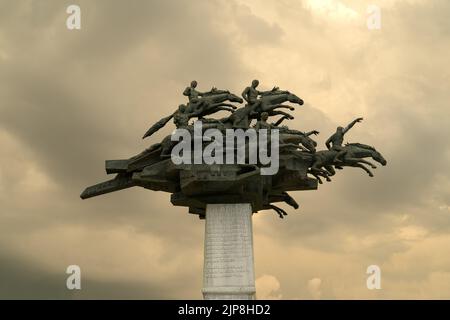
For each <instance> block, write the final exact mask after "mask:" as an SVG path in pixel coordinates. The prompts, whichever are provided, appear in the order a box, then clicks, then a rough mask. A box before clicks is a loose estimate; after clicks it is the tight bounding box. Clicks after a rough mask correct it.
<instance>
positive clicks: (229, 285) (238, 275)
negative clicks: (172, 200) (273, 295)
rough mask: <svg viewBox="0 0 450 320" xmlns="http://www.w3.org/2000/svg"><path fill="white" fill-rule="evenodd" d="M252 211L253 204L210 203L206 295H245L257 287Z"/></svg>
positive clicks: (205, 275)
mask: <svg viewBox="0 0 450 320" xmlns="http://www.w3.org/2000/svg"><path fill="white" fill-rule="evenodd" d="M251 216H252V209H251V206H250V205H249V204H208V206H207V210H206V227H205V262H204V271H203V284H204V292H205V293H207V292H208V291H209V292H215V293H223V294H225V293H226V294H227V295H233V293H235V294H237V295H241V294H242V293H245V292H246V291H252V290H253V289H254V286H255V279H254V268H253V236H252V220H251Z"/></svg>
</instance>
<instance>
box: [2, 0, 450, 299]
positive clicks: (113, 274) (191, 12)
mask: <svg viewBox="0 0 450 320" xmlns="http://www.w3.org/2000/svg"><path fill="white" fill-rule="evenodd" d="M330 3H335V4H336V3H339V4H346V3H351V2H350V1H348V2H344V1H342V2H341V1H337V0H336V1H330ZM358 3H359V2H358ZM69 4H72V2H71V1H25V0H23V1H12V0H10V1H2V2H1V3H0V141H1V143H2V147H3V149H2V150H3V151H4V152H3V154H2V157H1V159H0V192H1V193H0V202H1V209H2V210H1V212H0V218H1V219H2V223H1V224H0V231H1V232H0V233H1V237H0V249H1V250H0V260H1V262H0V266H1V269H0V284H2V283H4V284H6V287H5V286H3V287H0V296H1V297H5V298H6V297H19V298H20V297H23V298H28V297H36V298H39V297H42V298H48V297H51V298H156V297H157V298H183V297H197V298H199V297H200V294H199V290H198V289H199V287H200V286H201V284H200V277H201V263H202V257H201V256H202V245H201V243H202V241H203V235H202V233H203V227H204V226H203V222H202V221H198V218H197V217H196V216H192V215H189V214H187V213H186V208H178V207H172V206H171V204H170V202H169V201H170V199H169V195H168V194H166V193H161V192H150V191H147V190H143V189H138V188H133V189H129V190H124V191H121V192H118V193H115V194H112V195H106V196H104V197H101V198H95V199H90V200H88V201H81V200H80V199H79V197H78V196H79V193H80V192H81V191H82V189H83V188H84V187H86V186H87V185H90V184H94V183H97V182H100V181H103V180H105V179H107V178H108V177H107V176H106V174H105V173H104V160H105V159H120V158H127V157H130V156H132V155H135V154H137V153H139V152H140V151H141V150H142V149H144V148H146V147H148V146H149V145H150V144H152V143H155V142H156V141H158V139H159V138H161V137H163V136H164V135H165V134H169V132H170V130H171V128H172V124H171V125H170V128H167V129H165V130H163V131H162V132H161V133H158V135H156V136H155V137H152V138H151V139H149V140H145V141H140V140H139V139H140V137H141V136H142V134H143V132H145V130H146V129H147V128H148V127H149V126H150V125H151V124H153V123H154V122H155V121H157V120H158V119H160V118H161V117H163V116H166V115H168V114H169V113H171V112H172V111H173V110H174V108H176V106H177V105H178V104H180V103H182V102H184V101H185V97H183V96H182V95H181V92H182V90H183V89H184V87H185V86H186V85H188V84H189V82H190V81H191V80H192V79H196V80H198V81H199V88H200V89H201V90H208V89H209V88H210V87H211V86H213V85H214V86H217V87H219V88H223V89H230V90H231V91H232V92H235V93H240V92H241V91H242V88H243V87H244V86H246V85H248V83H249V82H250V81H251V80H252V79H253V78H255V77H258V78H260V80H262V81H261V86H262V87H265V88H270V86H271V85H279V86H280V87H282V89H288V90H291V91H293V92H295V93H297V94H299V95H300V96H301V97H302V98H303V99H304V100H305V102H306V103H305V106H303V107H299V108H298V109H297V110H296V111H295V116H296V119H295V120H293V121H291V122H290V123H288V125H289V126H291V127H295V128H299V129H301V130H305V131H307V130H313V129H317V130H319V131H320V132H321V133H320V135H319V136H318V137H317V141H318V142H319V145H320V148H324V141H325V140H326V139H327V138H328V136H329V135H330V134H332V133H333V132H334V130H335V129H336V126H338V125H346V124H347V123H348V122H350V121H351V120H352V118H353V117H356V116H364V117H365V119H364V122H363V123H362V124H360V125H359V124H358V125H356V126H355V127H354V129H352V131H351V132H350V133H349V134H348V136H347V137H346V140H348V141H350V142H355V141H358V142H362V143H366V144H370V145H374V146H375V147H376V148H377V149H379V150H380V152H382V154H383V155H384V157H385V158H386V159H387V161H388V166H387V167H382V168H381V167H380V168H379V169H377V170H375V177H374V178H369V177H368V176H367V175H366V174H365V173H364V172H363V171H361V170H360V169H355V168H346V169H345V170H344V172H338V174H337V175H336V176H335V177H333V182H332V183H325V184H324V185H322V186H320V188H319V190H318V191H317V192H293V193H292V195H293V196H294V198H295V199H296V200H297V201H298V202H299V203H300V206H301V207H300V209H299V211H297V212H295V211H294V210H291V209H290V208H287V209H288V212H289V216H288V217H287V219H285V220H284V221H283V220H280V219H278V218H277V217H276V215H275V214H274V213H273V212H270V211H265V212H264V213H260V214H258V215H257V216H256V217H255V228H254V230H255V246H256V247H255V250H256V252H259V253H262V251H261V250H262V248H264V250H265V251H266V252H267V251H270V252H271V255H270V256H271V257H270V259H269V257H266V256H261V255H260V256H259V257H258V256H257V257H256V259H257V275H260V274H265V273H270V274H273V275H274V276H275V277H276V278H277V279H278V280H279V282H280V283H281V291H282V292H283V297H286V298H293V297H294V298H295V297H302V298H308V297H309V296H308V289H307V287H306V284H307V281H308V280H310V279H311V278H313V277H322V278H324V279H323V288H322V290H323V297H328V298H336V297H337V298H339V297H346V296H348V294H349V293H348V292H349V291H348V290H346V286H345V285H344V284H342V283H347V288H348V287H351V288H353V289H354V290H355V292H357V293H358V294H362V296H366V295H367V292H366V291H358V290H359V289H355V288H359V287H357V285H358V284H357V282H354V281H355V280H354V279H355V277H354V274H351V272H356V273H358V272H360V270H362V273H363V276H364V271H365V270H364V266H366V264H367V263H373V261H374V260H375V261H379V262H380V263H385V264H386V265H389V263H390V264H391V268H390V269H388V271H386V272H387V274H389V280H387V281H390V282H389V283H390V284H391V286H392V288H394V287H395V290H394V289H393V291H391V293H386V295H388V296H389V294H391V295H392V296H394V297H403V296H404V294H405V293H404V292H405V291H402V290H404V288H405V284H404V283H403V282H402V281H401V279H402V276H401V274H402V271H403V270H402V263H403V262H402V261H411V260H414V259H416V257H417V256H419V257H420V256H421V255H423V253H424V252H427V251H430V252H436V253H437V254H436V256H440V255H441V254H440V253H439V252H440V250H441V249H442V248H443V247H445V245H443V244H445V243H446V242H445V241H446V240H445V238H444V240H442V239H441V238H439V237H441V236H445V235H447V234H448V230H449V228H450V224H449V222H448V221H449V219H448V218H449V212H450V210H448V209H446V208H445V205H446V206H450V202H449V197H450V193H449V188H450V181H449V179H448V177H449V175H450V172H449V169H448V161H449V160H450V159H449V157H450V143H449V140H448V136H449V134H450V132H449V126H448V124H449V122H450V119H449V115H450V113H449V112H448V88H447V87H448V81H449V79H450V75H449V72H448V70H450V68H448V57H447V56H448V55H445V54H444V53H447V52H448V51H449V49H450V48H449V43H450V41H449V37H450V32H449V26H450V24H449V23H448V19H447V15H446V13H447V12H448V11H449V10H450V7H449V6H450V4H449V2H447V1H436V2H434V3H433V4H432V5H431V4H430V3H429V2H427V1H417V3H414V4H411V3H409V2H408V3H405V2H400V1H397V3H396V4H395V5H393V6H392V7H386V8H383V27H382V30H380V32H378V33H370V32H369V31H367V30H362V27H354V26H350V27H349V26H347V25H346V24H345V23H346V22H345V20H343V21H340V20H337V22H336V21H334V20H331V19H330V18H329V17H326V18H323V16H320V14H321V13H320V12H319V13H317V12H315V11H314V10H312V9H307V6H306V5H305V4H306V1H303V2H299V1H287V0H286V1H278V2H273V3H269V2H267V3H265V4H264V5H262V4H259V3H258V4H257V5H256V4H255V3H252V2H251V1H250V2H248V3H241V2H240V1H132V2H129V3H128V2H124V1H78V2H77V4H78V5H80V7H81V10H82V29H81V30H80V31H68V30H67V29H66V28H65V19H66V17H67V14H66V13H65V9H66V7H67V5H69ZM349 5H350V4H349ZM355 6H356V5H355ZM360 6H361V4H358V8H363V9H364V10H365V7H364V6H362V7H360ZM364 10H362V11H361V12H362V13H363V14H364ZM338 18H339V17H338ZM362 19H364V17H363V18H362ZM361 23H362V24H361V25H362V26H363V27H364V26H365V24H364V21H362V22H361ZM427 236H428V237H429V239H428V238H426V237H427ZM405 239H406V240H405ZM411 239H412V240H411ZM424 239H425V240H424ZM414 241H417V242H414ZM427 241H428V242H427ZM434 244H436V247H433V245H434ZM427 246H428V247H427ZM143 247H144V248H143ZM36 252H38V253H40V255H37V254H36ZM273 257H276V259H273ZM392 257H399V258H398V259H400V262H398V261H397V260H395V259H394V260H392V259H393V258H392ZM442 259H443V258H442ZM69 260H70V261H74V260H75V263H76V262H77V261H80V260H83V261H84V265H85V268H86V272H85V275H86V286H85V287H86V290H82V292H80V293H79V294H76V295H72V294H70V293H68V292H67V291H66V290H65V288H64V287H61V286H63V285H64V283H65V282H64V281H65V280H64V279H65V276H66V275H65V274H64V268H65V265H64V263H65V262H66V261H69ZM422 260H423V259H422ZM425 260H426V259H425ZM281 261H283V263H281ZM428 261H430V262H429V264H427V261H421V264H420V265H418V266H417V270H411V272H405V278H404V279H409V278H414V275H418V274H420V279H425V278H427V277H426V276H425V275H428V276H429V277H428V278H429V279H432V278H433V277H432V275H433V274H434V273H436V272H444V273H445V272H446V270H448V269H446V268H448V264H446V263H447V262H446V261H445V260H444V261H441V260H438V261H437V262H436V261H434V260H432V258H430V259H428ZM63 262H64V263H63ZM275 262H276V263H275ZM396 263H397V264H396ZM110 266H114V268H110ZM435 266H439V267H435ZM134 267H135V268H136V269H133V268H134ZM121 268H122V269H127V268H129V269H130V270H134V271H133V272H134V274H129V275H127V276H128V277H129V278H127V279H128V280H127V279H124V277H125V276H124V273H122V272H121V271H120V269H121ZM340 268H342V270H343V271H339V272H341V273H342V276H341V277H339V275H338V276H336V274H334V273H333V272H337V271H336V270H340ZM99 269H100V270H102V271H103V270H104V273H105V275H103V273H102V272H99V271H98V270H99ZM117 269H119V271H118V270H117ZM55 270H56V271H55ZM58 270H62V271H61V273H60V272H59V271H58ZM147 270H148V272H149V273H148V274H147V273H146V272H147ZM293 270H295V272H294V273H295V274H293ZM297 271H298V272H297ZM130 272H131V271H130ZM320 273H321V274H323V276H321V274H320ZM336 277H337V278H338V279H341V280H339V281H342V283H339V282H338V283H336ZM408 277H409V278H408ZM443 277H444V279H445V274H444V276H443ZM125 278H126V277H125ZM2 279H4V281H2ZM140 279H146V280H140ZM396 279H397V280H396ZM398 279H400V280H398ZM439 279H440V278H439ZM333 281H335V282H333ZM345 281H347V282H345ZM363 281H364V279H363ZM396 281H398V282H396ZM405 281H406V280H405ZM420 286H421V287H420ZM435 286H436V284H435V283H434V282H431V280H430V282H429V283H425V284H419V288H422V287H423V288H425V289H424V290H426V291H427V292H432V290H430V288H434V287H435ZM416 289H417V288H416ZM421 290H422V289H421ZM445 290H446V288H445V287H444V288H442V289H439V290H438V291H439V292H441V293H442V292H443V293H444V294H445V292H446V291H445ZM355 294H356V293H355Z"/></svg>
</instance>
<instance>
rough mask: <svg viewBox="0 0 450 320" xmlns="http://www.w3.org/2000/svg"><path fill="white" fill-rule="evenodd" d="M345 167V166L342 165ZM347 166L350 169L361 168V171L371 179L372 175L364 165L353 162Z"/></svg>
mask: <svg viewBox="0 0 450 320" xmlns="http://www.w3.org/2000/svg"><path fill="white" fill-rule="evenodd" d="M344 165H347V164H344ZM348 166H350V167H357V168H361V169H363V170H364V171H365V172H367V173H368V174H369V176H370V177H373V173H372V171H370V170H369V169H368V168H367V167H366V166H365V165H363V164H361V163H359V162H354V163H350V164H348Z"/></svg>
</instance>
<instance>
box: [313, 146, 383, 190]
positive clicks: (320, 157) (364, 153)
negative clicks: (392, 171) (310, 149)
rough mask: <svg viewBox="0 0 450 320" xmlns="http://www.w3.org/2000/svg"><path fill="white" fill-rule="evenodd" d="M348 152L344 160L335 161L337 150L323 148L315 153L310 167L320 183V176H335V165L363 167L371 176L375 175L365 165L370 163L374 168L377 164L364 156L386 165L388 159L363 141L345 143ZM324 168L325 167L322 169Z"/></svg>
mask: <svg viewBox="0 0 450 320" xmlns="http://www.w3.org/2000/svg"><path fill="white" fill-rule="evenodd" d="M345 149H346V151H347V153H346V154H345V156H344V159H343V161H342V162H337V163H336V162H335V161H334V159H335V156H336V154H337V151H333V150H322V151H318V152H316V153H315V154H314V155H313V164H312V166H311V169H310V173H311V174H312V175H314V176H315V177H316V178H317V179H318V180H319V183H322V181H321V179H320V176H321V177H324V178H325V179H326V180H327V181H330V178H329V177H330V176H333V175H334V174H335V173H336V171H335V170H334V168H333V166H335V167H337V168H341V167H357V168H361V169H363V170H364V171H366V172H367V174H368V175H369V176H370V177H373V173H372V171H370V169H369V168H367V167H366V166H365V165H369V166H370V167H371V168H372V169H375V168H376V166H375V165H374V164H373V163H371V162H369V161H367V160H364V159H363V158H369V157H370V158H372V159H373V160H375V161H376V162H378V163H380V164H381V165H383V166H385V165H386V163H387V161H386V160H385V159H384V158H383V156H382V155H381V153H379V152H378V151H377V150H376V149H375V148H374V147H372V146H369V145H366V144H362V143H347V144H346V145H345ZM322 168H324V169H322Z"/></svg>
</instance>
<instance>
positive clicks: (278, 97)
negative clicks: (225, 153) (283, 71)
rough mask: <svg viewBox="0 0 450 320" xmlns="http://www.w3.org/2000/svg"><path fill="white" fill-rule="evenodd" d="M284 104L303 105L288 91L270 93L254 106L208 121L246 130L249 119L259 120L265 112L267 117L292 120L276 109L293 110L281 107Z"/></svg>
mask: <svg viewBox="0 0 450 320" xmlns="http://www.w3.org/2000/svg"><path fill="white" fill-rule="evenodd" d="M284 102H291V103H296V104H298V105H302V104H303V100H302V99H300V98H299V97H297V96H296V95H295V94H292V93H290V92H288V91H280V90H278V91H272V92H270V93H266V94H264V95H262V96H261V98H260V99H258V100H257V102H256V103H254V104H246V105H245V106H244V107H241V108H238V109H237V110H236V111H234V112H233V113H232V114H231V115H230V116H229V117H226V118H222V119H219V120H216V119H211V120H208V121H209V122H210V123H222V124H224V125H225V126H228V127H233V128H248V127H249V124H250V121H251V119H258V120H259V119H260V117H261V113H263V112H267V113H268V115H269V116H275V115H283V116H284V117H286V118H288V119H294V117H293V116H291V115H290V114H288V113H286V112H283V111H279V110H276V109H289V110H294V109H295V108H294V107H292V106H288V105H283V104H282V103H284Z"/></svg>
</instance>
